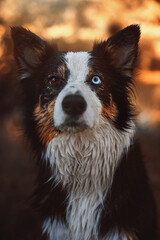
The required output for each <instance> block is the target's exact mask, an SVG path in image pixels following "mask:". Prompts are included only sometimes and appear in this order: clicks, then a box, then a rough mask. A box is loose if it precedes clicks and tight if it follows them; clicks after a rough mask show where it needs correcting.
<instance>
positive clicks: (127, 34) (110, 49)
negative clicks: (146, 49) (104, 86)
mask: <svg viewBox="0 0 160 240" xmlns="http://www.w3.org/2000/svg"><path fill="white" fill-rule="evenodd" d="M139 38H140V27H139V26H138V25H131V26H128V27H126V28H124V29H123V30H121V31H119V32H118V33H116V34H115V35H113V36H112V37H110V38H109V39H108V40H107V41H104V42H102V43H100V44H95V45H94V47H93V52H94V51H96V52H98V51H99V52H100V51H101V54H102V52H103V55H104V54H105V56H106V57H107V59H109V60H110V61H111V64H113V66H114V67H116V68H117V69H118V70H120V72H121V73H122V74H123V75H125V76H129V77H131V76H132V74H133V70H134V67H135V63H136V60H137V55H138V42H139ZM106 64H107V63H106Z"/></svg>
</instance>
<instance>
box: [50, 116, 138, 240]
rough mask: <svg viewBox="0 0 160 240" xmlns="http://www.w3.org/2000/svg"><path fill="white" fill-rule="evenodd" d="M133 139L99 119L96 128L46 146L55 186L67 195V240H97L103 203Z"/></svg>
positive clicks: (69, 134)
mask: <svg viewBox="0 0 160 240" xmlns="http://www.w3.org/2000/svg"><path fill="white" fill-rule="evenodd" d="M133 135H134V127H133V129H131V130H128V132H120V131H118V130H117V129H115V128H114V127H113V126H112V125H111V124H110V123H109V122H108V121H107V120H106V119H103V118H102V117H100V118H99V124H95V125H94V126H93V127H92V128H88V129H86V130H84V131H82V132H75V133H67V132H64V133H61V134H60V135H59V136H57V137H56V138H54V139H53V140H52V141H51V142H50V143H49V145H48V148H47V153H46V159H48V160H49V162H50V165H51V168H52V169H53V175H54V177H55V179H56V181H57V183H58V182H61V183H62V185H63V187H64V188H65V187H67V189H68V192H69V195H68V200H69V204H68V207H67V222H68V226H69V228H68V234H69V235H70V236H71V238H70V239H72V240H75V239H76V240H91V239H98V229H97V226H98V221H99V217H100V214H101V211H102V209H103V200H104V198H105V196H106V194H107V190H108V188H109V186H110V185H111V183H112V179H113V176H114V172H115V169H116V167H117V164H118V161H119V159H120V157H121V155H122V153H123V152H124V150H125V149H126V150H127V148H128V147H129V146H130V142H131V139H132V137H133ZM50 240H52V239H50ZM56 240H58V239H56ZM107 240H108V239H107ZM124 240H125V239H124ZM127 240H128V239H127ZM129 240H130V239H129Z"/></svg>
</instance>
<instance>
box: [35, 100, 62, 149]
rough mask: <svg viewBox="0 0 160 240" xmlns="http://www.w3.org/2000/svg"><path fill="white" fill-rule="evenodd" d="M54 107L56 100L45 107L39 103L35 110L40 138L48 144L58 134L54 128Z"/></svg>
mask: <svg viewBox="0 0 160 240" xmlns="http://www.w3.org/2000/svg"><path fill="white" fill-rule="evenodd" d="M53 107H54V101H52V102H51V103H50V104H49V105H48V106H47V107H46V108H44V109H43V108H42V107H41V104H40V103H39V104H38V105H37V107H36V108H35V111H34V116H35V119H36V120H37V121H38V123H37V128H38V132H39V135H40V138H41V140H42V143H43V144H45V145H46V146H47V145H48V143H49V142H50V141H51V140H52V139H53V138H54V137H55V136H57V134H58V133H57V132H56V131H55V130H54V128H53Z"/></svg>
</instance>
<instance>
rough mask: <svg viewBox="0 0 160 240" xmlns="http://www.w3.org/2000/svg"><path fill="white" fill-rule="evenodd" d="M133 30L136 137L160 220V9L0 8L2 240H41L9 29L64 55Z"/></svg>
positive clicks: (67, 2) (152, 1)
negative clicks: (136, 36)
mask: <svg viewBox="0 0 160 240" xmlns="http://www.w3.org/2000/svg"><path fill="white" fill-rule="evenodd" d="M130 24H140V26H141V30H142V35H141V41H140V64H139V67H138V74H137V79H136V82H137V100H136V102H137V103H136V104H137V111H138V112H139V114H138V117H137V126H138V133H137V135H138V137H139V140H140V144H141V148H142V151H143V155H144V157H145V163H146V167H147V171H148V175H149V178H150V184H151V187H152V189H153V193H154V197H155V200H156V205H157V211H158V216H160V177H159V175H160V1H158V0H157V1H156V0H132V1H130V0H112V1H110V0H108V1H107V0H106V1H105V0H90V1H82V0H34V1H31V0H21V1H18V0H15V1H12V0H0V239H2V240H15V239H16V240H20V239H21V240H22V239H23V240H31V239H34V240H39V239H40V235H39V229H40V225H39V216H38V214H37V213H33V211H32V209H31V207H30V195H31V193H32V191H33V188H34V181H35V178H36V173H37V170H36V166H35V163H34V160H33V159H32V157H31V156H30V152H29V148H28V146H27V144H26V143H25V141H24V139H23V126H22V115H21V94H20V91H19V81H18V79H17V76H16V67H15V63H14V59H13V45H12V41H11V38H10V26H13V25H16V26H17V25H22V26H24V27H26V28H29V29H30V30H31V31H33V32H35V33H36V34H37V35H39V36H41V37H42V38H45V39H47V40H48V41H51V42H53V41H56V42H57V43H58V46H59V48H60V50H91V48H92V45H93V41H95V40H104V39H106V38H107V37H109V36H110V35H111V34H113V33H115V32H116V31H118V30H119V29H121V28H123V27H126V26H127V25H130ZM159 232H160V225H159ZM158 239H160V235H159V237H158Z"/></svg>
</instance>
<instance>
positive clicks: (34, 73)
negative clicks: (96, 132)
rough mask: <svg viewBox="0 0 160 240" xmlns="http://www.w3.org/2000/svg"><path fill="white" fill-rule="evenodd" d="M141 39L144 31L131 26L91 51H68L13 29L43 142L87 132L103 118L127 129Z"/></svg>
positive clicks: (28, 98) (27, 95)
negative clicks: (61, 136) (64, 51)
mask: <svg viewBox="0 0 160 240" xmlns="http://www.w3.org/2000/svg"><path fill="white" fill-rule="evenodd" d="M139 36H140V30H139V27H138V26H137V25H131V26H129V27H127V28H125V29H123V30H122V31H120V32H118V33H117V34H116V35H114V36H112V37H110V38H109V39H108V40H107V41H104V42H102V43H97V44H95V45H94V47H93V50H92V51H91V52H66V53H63V52H59V51H58V50H57V48H56V47H55V46H50V45H49V44H48V43H47V42H45V41H43V40H42V39H40V38H39V37H38V36H36V35H35V34H33V33H32V32H30V31H28V30H26V29H24V28H21V27H13V28H12V37H13V40H14V48H15V58H16V60H17V63H18V67H19V73H20V77H21V79H22V82H23V86H24V94H25V98H26V102H27V108H28V109H29V110H28V112H30V117H31V118H34V121H35V122H36V125H37V128H38V131H39V134H40V136H41V139H42V141H43V142H44V143H45V142H49V141H50V140H51V139H52V138H53V137H54V136H55V134H56V133H57V131H58V132H64V131H65V132H77V131H82V130H84V129H86V128H92V127H93V126H95V125H98V124H99V122H100V119H102V118H104V119H106V120H107V121H110V122H111V123H112V124H113V125H114V126H115V127H117V128H118V129H120V130H125V129H126V128H127V127H128V124H129V121H130V120H131V118H132V107H131V103H130V99H129V94H130V88H131V83H132V77H133V71H134V66H135V62H136V57H137V51H138V41H139Z"/></svg>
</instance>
